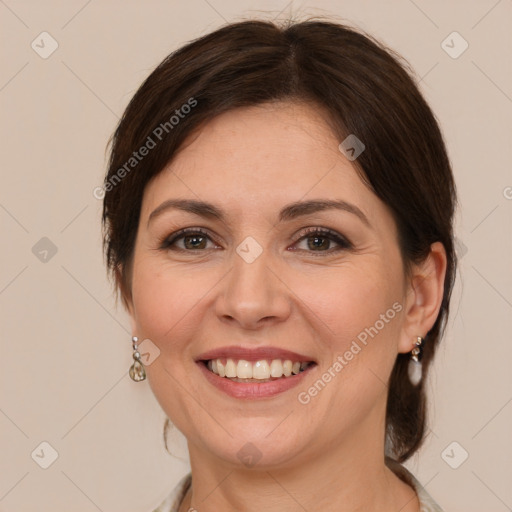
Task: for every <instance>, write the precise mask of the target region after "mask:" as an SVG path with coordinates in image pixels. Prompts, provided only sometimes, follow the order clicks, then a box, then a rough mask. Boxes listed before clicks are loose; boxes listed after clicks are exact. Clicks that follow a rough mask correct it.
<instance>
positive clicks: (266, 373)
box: [248, 361, 270, 380]
mask: <svg viewBox="0 0 512 512" xmlns="http://www.w3.org/2000/svg"><path fill="white" fill-rule="evenodd" d="M248 364H251V363H248ZM252 378H253V379H259V380H263V379H270V366H269V365H268V363H267V361H257V362H256V363H255V364H254V365H252Z"/></svg>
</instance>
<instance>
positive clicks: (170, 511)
mask: <svg viewBox="0 0 512 512" xmlns="http://www.w3.org/2000/svg"><path fill="white" fill-rule="evenodd" d="M387 465H388V467H389V468H390V469H391V470H392V471H393V472H394V473H395V474H396V475H397V476H398V477H400V478H401V479H402V480H404V481H405V482H407V483H408V484H409V485H410V486H411V487H412V488H413V489H414V490H415V491H416V494H417V495H418V499H419V502H420V511H421V512H443V509H442V508H441V507H440V506H439V505H438V504H437V503H436V502H435V501H434V500H433V498H432V497H431V496H430V495H429V494H428V493H427V491H426V490H425V488H424V487H423V486H422V485H421V484H420V483H419V482H418V480H417V479H416V478H415V477H414V475H413V474H412V473H411V472H410V471H408V470H407V468H405V467H404V466H402V465H401V464H399V463H398V462H390V461H389V459H388V461H387ZM191 482H192V474H191V473H188V474H187V475H185V476H184V477H183V478H182V479H181V480H180V481H179V482H178V485H177V486H176V487H175V488H174V489H173V491H172V492H171V494H169V496H167V498H165V500H164V501H163V502H162V503H161V504H160V506H159V507H158V508H156V509H155V510H153V512H178V510H179V507H180V504H181V502H182V501H183V498H184V497H185V494H186V493H187V491H188V489H189V487H190V484H191Z"/></svg>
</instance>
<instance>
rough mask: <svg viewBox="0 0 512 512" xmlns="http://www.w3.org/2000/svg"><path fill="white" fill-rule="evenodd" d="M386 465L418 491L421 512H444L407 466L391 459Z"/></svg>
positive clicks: (388, 459) (387, 459) (387, 460)
mask: <svg viewBox="0 0 512 512" xmlns="http://www.w3.org/2000/svg"><path fill="white" fill-rule="evenodd" d="M386 465H387V466H388V467H389V469H391V470H392V471H393V472H394V473H395V474H396V475H397V476H398V477H399V478H401V479H402V480H403V481H404V482H407V483H408V484H409V485H410V486H411V487H412V488H413V489H414V490H415V491H416V494H417V495H418V500H419V502H420V510H421V512H443V509H442V508H441V507H440V506H439V504H438V503H436V502H435V501H434V498H432V496H430V494H428V492H427V491H426V489H425V487H423V485H421V483H420V482H419V481H418V480H417V479H416V477H415V476H414V475H413V474H412V473H411V472H410V471H409V470H408V469H407V468H406V467H405V466H402V465H401V464H400V463H399V462H397V461H395V460H393V459H390V458H386Z"/></svg>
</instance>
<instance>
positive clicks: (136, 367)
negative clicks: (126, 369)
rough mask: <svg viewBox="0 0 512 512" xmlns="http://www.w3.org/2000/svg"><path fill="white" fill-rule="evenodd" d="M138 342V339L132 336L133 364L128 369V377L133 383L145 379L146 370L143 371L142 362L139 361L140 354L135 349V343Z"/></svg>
mask: <svg viewBox="0 0 512 512" xmlns="http://www.w3.org/2000/svg"><path fill="white" fill-rule="evenodd" d="M138 342H139V338H137V336H134V337H133V338H132V343H133V364H132V365H131V367H130V377H131V379H132V380H134V381H135V382H140V381H141V380H145V379H146V370H144V366H143V364H142V361H141V360H140V352H139V350H138V348H137V343H138Z"/></svg>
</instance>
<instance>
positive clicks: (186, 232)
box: [160, 228, 213, 251]
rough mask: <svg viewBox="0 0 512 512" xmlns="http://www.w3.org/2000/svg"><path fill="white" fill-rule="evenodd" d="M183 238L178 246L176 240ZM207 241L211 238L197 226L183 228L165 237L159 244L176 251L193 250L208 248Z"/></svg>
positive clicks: (162, 247) (163, 247)
mask: <svg viewBox="0 0 512 512" xmlns="http://www.w3.org/2000/svg"><path fill="white" fill-rule="evenodd" d="M182 240H183V244H182V245H181V246H179V244H177V242H180V241H182ZM208 241H211V242H212V243H213V241H212V240H211V238H210V236H209V235H208V233H207V232H206V231H203V230H202V229H199V228H185V229H181V230H180V231H178V232H177V233H174V234H172V235H171V236H170V237H168V238H166V239H165V240H164V241H163V243H162V244H161V246H160V248H161V249H166V250H177V251H195V250H204V249H208V248H209V247H207V244H208Z"/></svg>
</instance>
